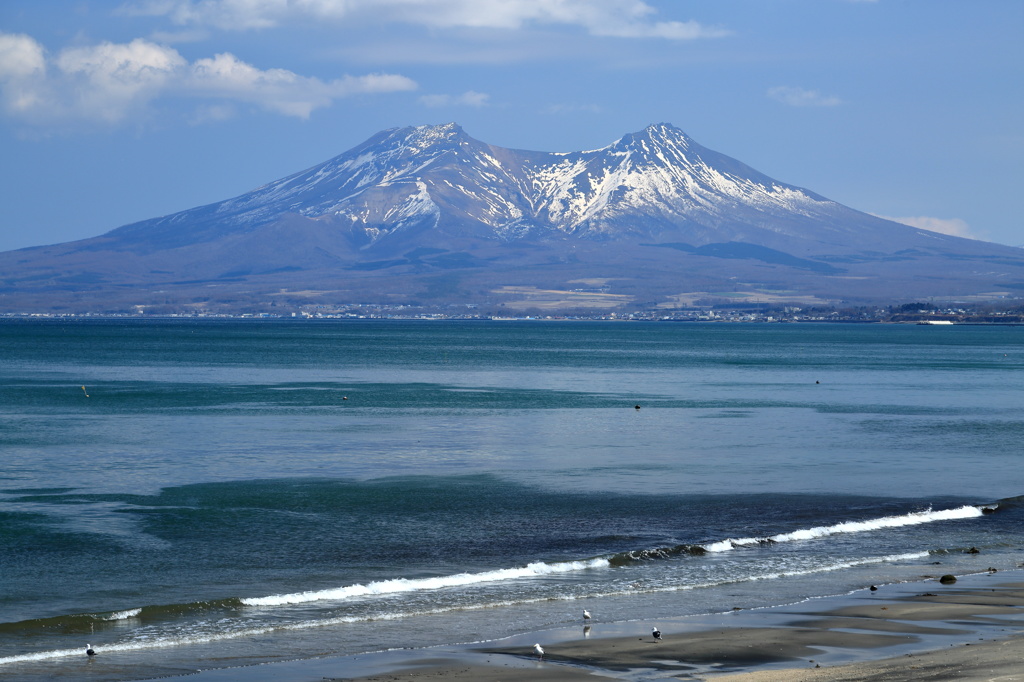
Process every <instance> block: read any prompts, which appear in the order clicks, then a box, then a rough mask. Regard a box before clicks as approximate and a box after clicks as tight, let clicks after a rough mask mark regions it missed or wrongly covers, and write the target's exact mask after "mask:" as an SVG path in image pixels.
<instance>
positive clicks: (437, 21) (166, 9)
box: [123, 0, 730, 40]
mask: <svg viewBox="0 0 1024 682" xmlns="http://www.w3.org/2000/svg"><path fill="white" fill-rule="evenodd" d="M123 11H124V12H126V13H130V14H141V15H148V16H165V17H168V18H169V19H170V20H171V21H173V22H175V23H176V24H179V25H201V26H212V27H216V28H219V29H222V30H228V31H232V30H234V31H239V30H256V29H266V28H272V27H275V26H280V25H282V24H285V23H288V22H291V21H301V20H310V19H313V20H317V21H332V22H372V23H405V24H414V25H420V26H427V27H431V28H491V29H519V28H523V27H525V26H527V25H563V26H575V27H580V28H582V29H584V30H585V31H586V32H587V33H589V34H590V35H594V36H610V37H619V38H665V39H670V40H694V39H697V38H717V37H722V36H725V35H730V32H729V31H727V30H724V29H721V28H715V27H707V26H703V25H701V24H699V23H697V22H695V21H658V20H657V19H655V18H654V17H655V15H656V14H657V10H655V9H654V8H653V7H651V6H650V5H648V4H647V3H645V2H642V0H136V1H135V2H130V3H128V4H127V5H126V6H125V8H124V9H123Z"/></svg>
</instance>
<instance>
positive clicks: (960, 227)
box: [878, 215, 984, 240]
mask: <svg viewBox="0 0 1024 682" xmlns="http://www.w3.org/2000/svg"><path fill="white" fill-rule="evenodd" d="M878 217H879V218H885V219H886V220H892V221H894V222H897V223H903V224H904V225H909V226H910V227H917V228H920V229H922V230H928V231H929V232H938V233H940V234H948V235H951V236H953V237H965V238H967V239H982V240H983V239H984V237H983V236H982V235H981V234H979V233H978V232H976V231H975V230H974V229H973V228H971V226H970V225H968V224H967V222H966V221H964V220H961V219H960V218H930V217H928V216H911V217H905V218H892V217H889V216H882V215H880V216H878Z"/></svg>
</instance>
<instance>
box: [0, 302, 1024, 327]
mask: <svg viewBox="0 0 1024 682" xmlns="http://www.w3.org/2000/svg"><path fill="white" fill-rule="evenodd" d="M24 318H32V319H45V318H53V319H69V318H76V319H77V318H82V319H89V318H92V319H107V318H128V319H239V320H242V319H263V320H494V321H606V322H733V323H795V322H804V323H807V322H820V323H827V322H833V323H888V324H922V325H953V324H959V325H1010V326H1013V325H1024V303H1021V302H1020V301H1018V300H1014V301H1007V302H1006V304H1005V305H999V304H994V303H986V304H978V305H972V306H936V305H934V304H931V303H923V302H913V303H906V304H902V305H898V306H896V305H890V306H858V307H846V308H843V307H808V308H801V307H795V306H781V307H768V306H764V307H757V308H706V309H690V310H672V311H664V310H635V311H619V312H594V311H574V312H564V311H560V312H554V311H542V310H525V311H515V312H507V313H506V312H494V311H490V310H482V309H481V308H480V307H479V306H476V305H472V304H466V305H449V306H443V307H442V306H412V305H382V304H376V303H359V304H348V305H335V306H330V305H315V306H314V305H311V306H302V307H300V308H299V309H298V310H291V311H280V310H276V309H274V308H271V309H269V310H247V311H237V312H213V311H203V310H199V311H194V312H187V313H183V312H172V311H166V310H157V309H149V308H147V307H145V306H137V307H136V308H135V310H133V311H132V312H120V313H116V312H115V313H98V312H88V313H72V312H20V313H5V314H0V320H3V319H24Z"/></svg>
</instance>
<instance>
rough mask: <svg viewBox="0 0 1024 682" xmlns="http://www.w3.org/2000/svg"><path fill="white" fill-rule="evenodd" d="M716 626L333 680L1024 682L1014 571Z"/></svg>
mask: <svg viewBox="0 0 1024 682" xmlns="http://www.w3.org/2000/svg"><path fill="white" fill-rule="evenodd" d="M1007 579H1012V580H1007ZM830 602H831V603H830ZM822 607H824V608H822ZM717 619H718V620H719V621H720V622H721V623H722V624H723V625H722V626H720V627H707V625H708V622H709V620H715V618H705V619H685V618H684V619H679V620H678V621H676V622H670V623H660V624H659V627H660V628H661V630H662V632H663V633H664V639H663V640H662V641H661V642H655V641H654V639H653V638H652V637H651V635H650V626H649V625H648V624H647V623H635V624H616V629H618V630H619V631H620V632H621V631H622V629H623V627H625V628H627V629H628V628H629V627H630V626H633V625H635V631H636V634H635V635H632V636H621V635H620V636H616V637H597V636H595V637H590V638H580V639H575V640H569V641H552V642H550V643H544V642H545V639H544V634H545V633H538V634H536V635H535V637H536V638H537V640H538V641H541V642H542V643H544V644H543V645H544V647H545V649H546V654H545V656H544V658H543V660H538V659H537V657H536V656H535V655H534V654H532V652H531V647H532V644H531V645H522V646H520V645H518V641H520V640H522V638H519V640H517V645H516V646H484V647H473V648H469V649H467V650H466V652H465V653H466V655H465V656H455V657H453V656H451V651H447V652H446V653H445V655H446V657H444V658H440V657H439V658H432V657H431V655H430V651H429V650H428V651H424V652H422V653H423V656H422V657H419V659H418V660H406V661H404V662H403V663H402V664H400V665H396V666H395V667H394V668H393V669H391V670H388V671H387V672H384V673H378V674H373V675H363V676H361V677H344V676H337V675H334V676H329V677H327V678H326V679H330V680H360V681H361V682H384V681H388V682H394V681H397V680H426V679H445V680H479V681H480V682H500V681H504V682H509V681H512V680H528V681H531V680H536V681H538V682H545V681H548V680H567V681H569V682H571V681H573V680H584V679H587V680H594V679H600V678H604V679H609V678H611V679H630V680H644V679H652V680H653V679H683V680H687V679H689V680H715V681H716V682H717V681H720V682H782V681H787V682H788V681H790V680H792V681H793V682H801V681H804V680H835V681H852V680H865V681H878V682H881V681H882V680H935V681H938V680H949V681H952V680H959V681H964V682H981V681H983V680H984V681H986V682H1017V681H1020V682H1024V582H1020V575H1019V573H1018V572H1015V571H1014V572H1011V573H1010V574H1000V575H999V576H996V575H991V576H972V577H971V578H970V579H968V580H962V581H961V582H960V584H954V585H941V584H939V583H938V581H934V580H932V581H927V582H921V583H915V584H912V585H900V586H889V587H883V588H882V589H880V590H878V591H877V592H869V591H867V590H864V591H863V592H861V593H856V594H854V595H851V596H850V597H848V598H845V599H840V600H838V601H837V600H822V601H818V600H812V601H811V602H805V603H801V604H797V605H793V606H790V607H776V608H775V609H763V610H758V611H751V612H746V613H743V614H742V615H740V617H739V618H738V620H736V621H735V623H736V624H735V625H730V624H729V620H728V619H729V614H726V615H723V616H719V617H717ZM695 620H699V621H702V622H701V623H695V622H694V621H695ZM338 662H339V664H340V663H341V660H339V661H338ZM343 669H344V668H343V666H342V665H339V672H340V671H341V670H343Z"/></svg>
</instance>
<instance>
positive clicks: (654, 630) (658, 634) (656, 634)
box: [651, 628, 661, 642]
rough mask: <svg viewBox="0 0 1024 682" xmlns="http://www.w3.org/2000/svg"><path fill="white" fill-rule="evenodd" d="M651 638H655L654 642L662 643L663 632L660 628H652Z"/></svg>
mask: <svg viewBox="0 0 1024 682" xmlns="http://www.w3.org/2000/svg"><path fill="white" fill-rule="evenodd" d="M651 636H652V637H654V641H656V642H660V641H661V630H659V629H658V628H651Z"/></svg>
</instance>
